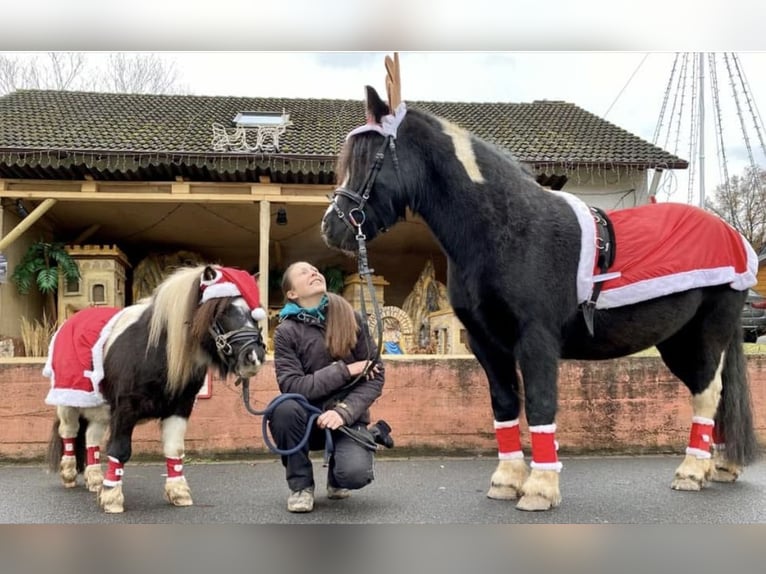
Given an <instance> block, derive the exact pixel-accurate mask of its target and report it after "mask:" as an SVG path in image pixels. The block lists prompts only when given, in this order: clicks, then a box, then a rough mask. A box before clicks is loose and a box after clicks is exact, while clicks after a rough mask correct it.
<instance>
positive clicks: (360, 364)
mask: <svg viewBox="0 0 766 574" xmlns="http://www.w3.org/2000/svg"><path fill="white" fill-rule="evenodd" d="M369 362H370V361H356V362H355V363H349V364H348V365H346V366H347V367H348V372H349V374H350V375H351V376H352V377H356V376H357V375H359V374H361V373H362V372H363V371H364V369H365V367H366V366H367V365H368V364H369ZM379 372H380V363H375V364H374V365H373V366H372V367H370V370H369V371H367V378H368V379H372V378H374V377H375V375H377V374H378V373H379Z"/></svg>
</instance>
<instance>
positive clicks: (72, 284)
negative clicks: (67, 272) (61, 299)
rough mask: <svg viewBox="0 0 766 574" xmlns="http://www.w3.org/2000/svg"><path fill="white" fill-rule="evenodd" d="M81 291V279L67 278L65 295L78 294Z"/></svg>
mask: <svg viewBox="0 0 766 574" xmlns="http://www.w3.org/2000/svg"><path fill="white" fill-rule="evenodd" d="M79 293H80V280H79V279H67V282H66V286H65V287H64V294H65V295H77V294H79Z"/></svg>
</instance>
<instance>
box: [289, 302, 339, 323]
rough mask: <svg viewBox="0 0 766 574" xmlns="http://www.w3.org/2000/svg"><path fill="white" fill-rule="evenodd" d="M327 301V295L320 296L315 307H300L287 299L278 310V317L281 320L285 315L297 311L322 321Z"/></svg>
mask: <svg viewBox="0 0 766 574" xmlns="http://www.w3.org/2000/svg"><path fill="white" fill-rule="evenodd" d="M329 302H330V300H329V299H328V298H327V295H323V296H322V299H321V301H319V305H317V306H316V307H301V306H300V305H298V304H297V303H295V302H293V301H289V302H288V303H287V304H286V305H285V306H284V307H282V309H281V310H280V311H279V319H280V320H282V319H284V318H285V317H291V316H293V315H298V314H299V313H305V314H306V315H310V316H312V317H315V318H316V319H319V320H320V321H322V322H324V320H325V313H326V312H327V304H328V303H329Z"/></svg>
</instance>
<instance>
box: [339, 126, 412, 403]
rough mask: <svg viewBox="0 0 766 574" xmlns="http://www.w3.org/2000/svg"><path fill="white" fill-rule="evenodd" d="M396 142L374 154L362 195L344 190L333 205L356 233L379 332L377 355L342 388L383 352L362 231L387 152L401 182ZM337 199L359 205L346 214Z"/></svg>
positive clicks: (362, 304)
mask: <svg viewBox="0 0 766 574" xmlns="http://www.w3.org/2000/svg"><path fill="white" fill-rule="evenodd" d="M394 139H395V138H394V137H393V136H391V135H388V136H386V139H385V140H384V141H383V143H382V144H380V147H379V148H378V149H377V151H376V152H375V158H374V159H373V162H372V165H371V166H370V169H369V171H368V172H367V176H366V177H365V178H364V182H363V183H362V188H361V189H362V191H361V193H360V192H358V191H354V190H351V189H348V188H347V187H344V186H341V187H338V188H336V189H335V192H334V193H333V197H332V200H331V202H332V203H331V205H332V208H333V211H335V214H336V215H337V216H338V218H339V219H340V220H341V221H342V222H343V223H344V224H345V225H346V226H347V227H348V228H349V229H351V231H353V232H354V237H355V238H356V241H357V244H358V253H359V254H358V257H357V259H358V261H359V276H360V277H361V278H362V280H363V281H364V282H365V284H366V285H367V290H368V291H369V293H370V298H371V300H372V306H373V311H374V313H375V323H376V327H377V331H378V347H377V350H376V352H375V354H374V355H372V354H370V355H371V356H370V359H369V361H368V363H367V367H366V368H365V369H364V371H362V373H360V374H359V375H358V376H357V377H356V378H355V379H354V380H353V381H351V382H350V383H348V384H347V385H345V386H344V387H343V388H349V387H352V386H354V385H355V384H356V383H357V381H359V379H361V378H362V377H365V376H367V373H368V372H369V369H370V368H371V367H372V366H373V365H374V364H375V362H376V361H377V360H378V358H379V357H380V353H381V351H382V349H383V317H382V316H381V313H380V306H379V304H378V298H377V297H376V296H375V288H374V287H373V285H372V274H373V272H374V271H375V270H374V269H370V266H369V264H368V262H367V236H366V235H365V234H364V232H363V231H362V226H363V225H364V223H365V221H367V214H366V213H365V211H364V208H365V207H366V206H367V201H368V200H369V199H370V192H371V191H372V188H373V186H374V185H375V179H376V178H377V177H378V173H379V172H380V168H381V167H383V161H384V160H385V159H386V151H388V150H390V151H391V161H392V162H393V164H394V170H395V171H396V176H397V178H399V158H398V157H397V156H396V144H395V142H394ZM399 179H400V178H399ZM338 196H343V197H345V198H346V199H349V200H351V201H352V202H354V203H355V204H356V206H355V207H352V208H351V209H350V210H349V211H348V213H344V211H343V210H342V209H341V208H340V206H339V205H338V201H337V200H338ZM379 231H380V232H385V231H386V229H385V228H381V229H379ZM360 289H361V295H362V296H361V297H360V303H359V305H360V307H361V312H362V318H366V317H367V308H366V305H365V297H364V286H363V285H360Z"/></svg>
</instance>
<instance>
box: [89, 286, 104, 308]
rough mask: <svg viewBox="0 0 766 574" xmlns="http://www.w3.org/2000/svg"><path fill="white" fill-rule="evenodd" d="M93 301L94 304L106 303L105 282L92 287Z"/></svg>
mask: <svg viewBox="0 0 766 574" xmlns="http://www.w3.org/2000/svg"><path fill="white" fill-rule="evenodd" d="M91 302H92V303H93V304H94V305H99V304H103V303H106V289H105V288H104V284H103V283H96V284H95V285H93V287H92V288H91Z"/></svg>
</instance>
